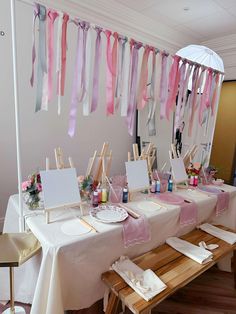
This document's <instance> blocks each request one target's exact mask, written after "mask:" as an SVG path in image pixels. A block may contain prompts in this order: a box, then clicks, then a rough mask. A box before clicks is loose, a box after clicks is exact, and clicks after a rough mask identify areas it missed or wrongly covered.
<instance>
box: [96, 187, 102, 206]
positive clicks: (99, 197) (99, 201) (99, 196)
mask: <svg viewBox="0 0 236 314" xmlns="http://www.w3.org/2000/svg"><path fill="white" fill-rule="evenodd" d="M97 192H98V203H101V201H102V190H101V189H97Z"/></svg>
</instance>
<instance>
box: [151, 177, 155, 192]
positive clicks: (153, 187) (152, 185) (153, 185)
mask: <svg viewBox="0 0 236 314" xmlns="http://www.w3.org/2000/svg"><path fill="white" fill-rule="evenodd" d="M150 192H151V193H156V181H154V180H153V181H152V184H151V188H150Z"/></svg>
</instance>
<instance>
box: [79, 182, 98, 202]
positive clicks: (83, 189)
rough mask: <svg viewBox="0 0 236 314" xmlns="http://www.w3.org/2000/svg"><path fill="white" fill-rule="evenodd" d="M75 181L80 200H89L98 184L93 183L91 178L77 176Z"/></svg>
mask: <svg viewBox="0 0 236 314" xmlns="http://www.w3.org/2000/svg"><path fill="white" fill-rule="evenodd" d="M77 179H78V183H79V189H80V195H81V198H82V200H86V201H87V200H90V196H91V194H92V192H93V191H95V190H96V188H97V186H98V182H97V181H94V180H93V177H92V176H87V177H85V176H78V178H77Z"/></svg>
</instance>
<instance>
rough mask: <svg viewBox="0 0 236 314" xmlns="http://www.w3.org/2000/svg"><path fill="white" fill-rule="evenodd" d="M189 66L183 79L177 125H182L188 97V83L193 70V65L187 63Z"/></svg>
mask: <svg viewBox="0 0 236 314" xmlns="http://www.w3.org/2000/svg"><path fill="white" fill-rule="evenodd" d="M188 64H189V66H188V69H187V73H186V76H185V79H184V87H183V98H182V103H181V106H180V115H179V124H181V123H182V121H183V119H184V111H185V108H186V105H187V100H188V99H187V95H188V83H189V77H190V75H191V73H192V68H193V64H192V63H191V62H188Z"/></svg>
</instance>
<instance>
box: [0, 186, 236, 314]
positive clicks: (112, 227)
mask: <svg viewBox="0 0 236 314" xmlns="http://www.w3.org/2000/svg"><path fill="white" fill-rule="evenodd" d="M222 188H223V189H224V190H226V191H229V192H230V206H229V209H228V210H227V211H226V212H225V213H224V214H223V215H222V216H220V217H215V210H214V207H215V205H216V201H217V198H216V196H214V195H211V196H209V195H207V194H204V193H200V192H199V193H194V192H189V191H186V190H180V191H178V192H177V193H179V194H180V195H184V196H185V197H186V198H188V199H193V200H195V201H196V202H197V205H198V224H199V223H202V222H205V221H208V222H216V223H221V224H224V225H226V226H228V227H230V228H233V229H236V188H235V187H232V186H227V185H224V186H223V187H222ZM139 197H140V196H139ZM142 197H144V198H146V199H148V196H145V195H144V196H142ZM137 204H138V202H137V201H136V202H130V203H129V204H128V205H129V206H130V207H131V208H133V209H134V210H136V211H139V212H143V213H145V215H146V217H147V218H148V221H149V225H150V229H151V240H150V242H148V243H142V244H138V245H135V246H132V247H129V248H125V247H124V244H123V239H122V225H121V224H103V223H100V222H97V221H95V220H93V219H92V218H91V217H90V216H86V217H85V219H86V220H87V221H88V222H90V223H91V224H92V225H93V226H94V227H95V228H96V229H97V230H98V231H99V233H94V232H90V233H87V234H84V235H80V236H67V235H65V234H64V233H63V232H62V231H61V225H62V224H63V223H64V222H65V221H68V220H69V219H73V215H78V214H79V211H78V210H76V209H73V210H71V209H70V210H65V209H61V210H56V211H54V212H52V214H51V217H52V223H50V224H48V225H47V224H45V216H44V214H43V212H40V211H37V212H32V211H31V212H30V214H32V216H30V215H28V216H27V217H28V218H26V221H27V225H28V226H29V228H30V229H31V230H32V232H33V233H34V234H35V236H36V237H37V238H38V239H39V241H40V242H41V244H42V248H43V252H42V256H35V257H33V258H32V259H30V260H29V261H27V262H26V263H25V264H24V265H22V266H21V267H19V268H17V269H16V270H15V274H16V276H15V278H16V281H15V298H16V300H17V301H21V302H26V303H32V313H33V314H44V313H45V314H61V313H63V311H64V310H67V309H71V310H72V309H82V308H86V307H89V306H90V305H92V304H93V303H94V302H96V301H97V300H99V299H101V298H102V297H103V295H104V289H105V286H104V284H103V283H102V281H101V274H102V273H103V272H104V271H107V270H108V269H109V267H110V265H111V264H112V263H113V262H114V261H115V260H117V259H118V258H119V257H120V256H121V255H127V256H129V257H130V258H133V257H135V256H138V255H140V254H142V253H144V252H146V251H148V250H151V249H152V248H154V247H156V246H158V245H160V244H162V243H164V241H165V239H166V238H167V237H170V236H176V235H177V236H180V235H181V234H184V233H187V232H189V231H190V230H192V229H193V228H194V227H195V225H191V226H186V227H180V224H179V214H180V207H178V206H174V205H164V206H165V208H162V209H159V210H154V209H153V208H148V207H147V208H146V210H145V211H144V210H140V209H138V205H137ZM26 214H29V211H26ZM14 231H18V198H17V195H13V196H11V197H10V199H9V202H8V208H7V212H6V218H5V225H4V232H14ZM3 276H8V275H7V274H6V272H4V271H3V269H1V273H0V278H1V282H4V284H3V285H2V284H1V285H0V299H7V298H8V297H9V292H8V291H9V289H8V285H7V283H8V281H9V280H8V277H4V279H3Z"/></svg>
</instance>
